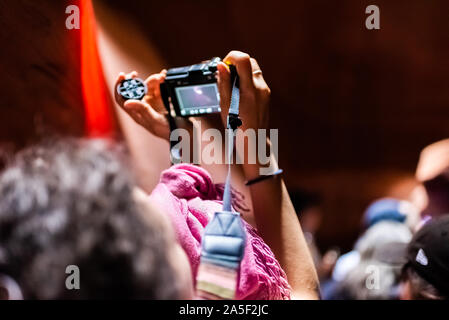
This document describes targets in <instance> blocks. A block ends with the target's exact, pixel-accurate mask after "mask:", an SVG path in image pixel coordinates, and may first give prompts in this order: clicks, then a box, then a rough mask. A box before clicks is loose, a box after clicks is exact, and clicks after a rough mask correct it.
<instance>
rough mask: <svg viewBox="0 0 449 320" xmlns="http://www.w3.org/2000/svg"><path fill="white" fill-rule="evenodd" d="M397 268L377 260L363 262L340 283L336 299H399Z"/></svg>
mask: <svg viewBox="0 0 449 320" xmlns="http://www.w3.org/2000/svg"><path fill="white" fill-rule="evenodd" d="M397 273H398V272H397V271H396V270H395V267H394V266H392V265H389V264H386V263H382V262H379V261H377V260H374V259H373V260H366V261H361V262H360V263H359V264H358V265H357V266H356V267H355V268H354V269H353V270H351V272H349V273H348V274H347V275H346V277H345V278H344V279H343V281H341V282H340V283H338V285H337V289H336V293H335V295H336V297H337V298H338V299H344V300H390V299H395V298H397V294H396V291H397V290H395V289H396V286H397V284H398V280H397V279H398V276H397Z"/></svg>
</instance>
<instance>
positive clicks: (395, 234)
mask: <svg viewBox="0 0 449 320" xmlns="http://www.w3.org/2000/svg"><path fill="white" fill-rule="evenodd" d="M411 238H412V233H411V231H410V229H409V228H408V226H407V225H405V224H404V223H401V222H397V221H388V220H387V221H380V222H378V223H376V224H375V225H373V226H372V227H370V228H368V229H367V230H366V231H365V233H364V234H363V235H362V236H361V237H360V238H359V239H358V240H357V242H356V244H355V246H354V248H355V250H357V252H358V253H359V254H360V257H361V259H362V260H370V259H372V258H373V256H374V253H375V252H376V249H377V248H379V247H380V246H383V245H385V244H387V243H393V242H400V243H408V242H409V241H410V240H411Z"/></svg>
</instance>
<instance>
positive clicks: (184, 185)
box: [150, 164, 291, 300]
mask: <svg viewBox="0 0 449 320" xmlns="http://www.w3.org/2000/svg"><path fill="white" fill-rule="evenodd" d="M222 195H223V192H222V188H221V187H219V186H218V187H217V186H216V185H215V184H214V183H213V182H212V178H211V176H210V175H209V173H208V172H207V171H206V170H204V169H202V168H201V167H198V166H193V165H188V164H181V165H175V166H173V167H171V168H170V169H168V170H166V171H164V172H163V173H162V175H161V179H160V183H159V184H158V185H157V186H156V188H155V189H154V191H153V192H152V193H151V195H150V198H151V201H152V202H153V204H155V205H156V206H158V207H159V208H160V209H161V210H163V212H165V213H166V214H167V215H168V216H169V217H170V219H171V221H172V224H173V226H174V229H175V233H176V236H177V239H178V241H179V243H180V244H181V246H182V247H183V248H184V250H185V252H186V253H187V256H188V257H189V260H190V264H191V266H192V272H193V275H192V276H193V279H196V274H197V271H198V266H199V262H200V254H201V235H202V232H203V230H204V228H205V226H206V225H207V223H208V222H209V220H210V219H211V218H212V217H213V214H214V213H215V212H216V211H220V210H221V209H222V201H221V200H222ZM239 200H243V199H239ZM241 207H243V208H244V206H241ZM244 226H245V229H246V232H247V243H246V248H245V256H244V258H243V261H242V264H241V267H240V274H239V283H238V286H237V295H236V298H237V299H239V300H243V299H248V300H285V299H290V291H291V289H290V286H289V284H288V282H287V276H286V274H285V272H284V270H282V268H281V266H280V265H279V262H278V261H277V260H276V258H275V256H274V254H273V252H272V251H271V249H270V248H269V247H268V246H267V244H266V243H265V242H264V241H263V240H262V238H261V237H260V235H259V234H258V233H257V231H256V229H255V228H253V227H252V226H251V225H249V224H248V223H246V222H244Z"/></svg>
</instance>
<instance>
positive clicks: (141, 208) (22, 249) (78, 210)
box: [0, 140, 191, 299]
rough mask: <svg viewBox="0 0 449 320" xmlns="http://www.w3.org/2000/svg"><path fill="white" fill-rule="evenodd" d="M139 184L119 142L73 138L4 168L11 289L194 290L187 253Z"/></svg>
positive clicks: (45, 293) (13, 293)
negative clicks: (191, 288)
mask: <svg viewBox="0 0 449 320" xmlns="http://www.w3.org/2000/svg"><path fill="white" fill-rule="evenodd" d="M136 190H137V189H136V188H135V185H134V182H133V179H132V174H131V173H130V170H129V168H128V163H127V160H126V157H125V156H124V155H123V153H122V151H121V150H120V147H117V146H115V145H114V144H112V143H111V142H106V141H102V140H81V141H78V140H64V141H59V142H54V143H52V144H46V145H41V146H38V147H34V148H31V149H28V150H26V151H24V152H22V153H21V154H19V155H18V156H17V157H16V159H15V160H14V161H13V163H11V164H10V165H8V166H7V167H6V169H5V170H4V172H3V173H2V174H1V175H0V292H1V293H2V294H3V296H4V297H5V296H9V297H10V298H19V297H20V295H23V298H25V299H108V298H127V299H136V298H138V299H177V298H185V297H187V296H188V295H189V293H190V288H189V285H191V279H190V280H189V279H185V276H184V279H183V276H181V275H182V274H184V275H185V274H188V275H190V273H189V272H186V271H185V270H186V268H187V269H188V268H189V266H188V263H187V260H186V257H185V256H184V257H183V256H182V249H180V247H179V246H177V245H176V242H175V240H174V236H173V232H172V230H171V229H170V226H169V224H168V223H167V222H166V221H165V219H164V217H163V216H162V215H161V214H160V213H158V212H156V211H155V210H153V209H152V208H151V207H149V205H148V204H146V203H145V202H144V201H142V200H139V199H142V198H145V197H142V196H141V195H140V196H139V193H138V192H136ZM179 268H181V269H183V270H182V271H181V270H179ZM78 271H79V273H78ZM70 288H71V290H70ZM73 288H75V289H73Z"/></svg>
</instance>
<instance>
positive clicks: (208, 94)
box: [175, 83, 220, 116]
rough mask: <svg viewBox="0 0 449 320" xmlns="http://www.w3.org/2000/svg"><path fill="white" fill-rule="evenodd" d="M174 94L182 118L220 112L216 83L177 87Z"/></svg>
mask: <svg viewBox="0 0 449 320" xmlns="http://www.w3.org/2000/svg"><path fill="white" fill-rule="evenodd" d="M175 92H176V97H177V98H178V102H179V108H180V112H181V115H183V116H190V115H198V114H208V113H214V112H220V96H219V93H218V88H217V84H216V83H208V84H201V85H194V86H185V87H177V88H175Z"/></svg>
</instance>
